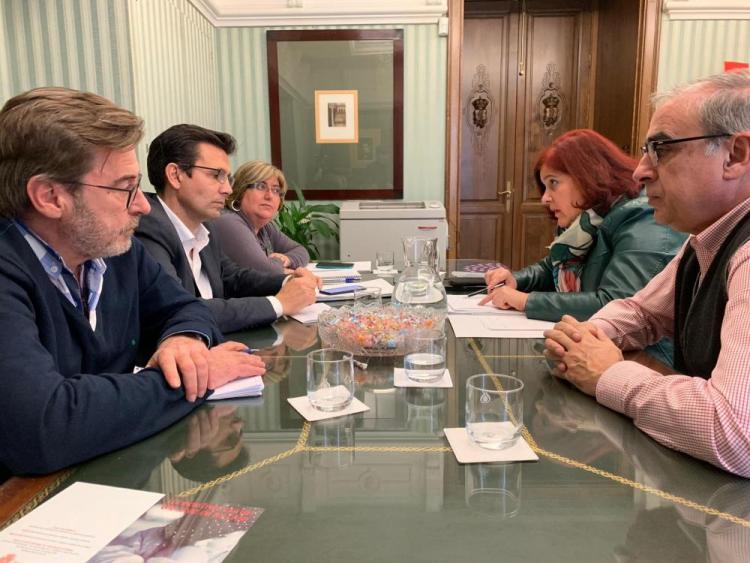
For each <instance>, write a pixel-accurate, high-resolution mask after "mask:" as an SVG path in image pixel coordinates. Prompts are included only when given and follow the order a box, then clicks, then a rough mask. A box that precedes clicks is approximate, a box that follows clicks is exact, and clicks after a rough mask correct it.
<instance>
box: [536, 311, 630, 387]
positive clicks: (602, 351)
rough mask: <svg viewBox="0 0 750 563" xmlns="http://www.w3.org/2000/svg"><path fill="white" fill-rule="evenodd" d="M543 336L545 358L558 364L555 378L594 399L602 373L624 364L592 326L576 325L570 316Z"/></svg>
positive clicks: (612, 344)
mask: <svg viewBox="0 0 750 563" xmlns="http://www.w3.org/2000/svg"><path fill="white" fill-rule="evenodd" d="M544 336H545V338H546V340H545V341H544V346H545V348H546V350H545V355H546V356H547V357H548V358H549V359H551V360H553V361H557V362H558V368H557V369H556V370H553V373H554V375H556V376H557V377H561V378H563V379H567V380H568V381H570V382H571V383H572V384H573V385H575V386H576V387H578V388H579V389H580V390H581V391H583V392H584V393H586V394H588V395H596V385H597V383H598V382H599V378H600V377H601V375H602V373H604V372H605V371H606V370H607V369H608V368H609V367H610V366H612V365H613V364H615V363H617V362H621V361H622V360H623V356H622V352H621V351H620V349H619V348H618V347H617V346H615V344H614V342H612V341H611V340H610V339H609V338H607V336H606V335H605V334H604V333H603V332H602V331H601V330H599V329H598V328H597V327H596V326H595V325H594V324H592V323H588V322H586V323H582V322H578V321H577V320H575V319H574V318H573V317H571V316H569V315H565V316H564V317H563V318H562V320H561V321H560V322H559V323H557V324H556V325H555V327H554V328H553V329H551V330H545V331H544ZM559 364H562V366H561V365H559Z"/></svg>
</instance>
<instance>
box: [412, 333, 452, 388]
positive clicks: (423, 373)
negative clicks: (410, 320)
mask: <svg viewBox="0 0 750 563" xmlns="http://www.w3.org/2000/svg"><path fill="white" fill-rule="evenodd" d="M405 350H406V354H405V355H404V370H405V371H406V376H407V377H408V378H409V379H412V380H414V381H420V382H432V381H437V380H438V379H440V378H441V377H443V373H445V333H444V332H443V331H442V330H438V329H434V328H428V329H418V330H414V331H412V332H410V333H407V335H406V339H405Z"/></svg>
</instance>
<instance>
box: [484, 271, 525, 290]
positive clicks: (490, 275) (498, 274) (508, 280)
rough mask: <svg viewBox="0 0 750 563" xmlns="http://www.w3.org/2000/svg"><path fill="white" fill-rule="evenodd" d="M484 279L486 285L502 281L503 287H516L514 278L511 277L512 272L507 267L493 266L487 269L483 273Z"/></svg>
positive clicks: (493, 284) (492, 285) (494, 284)
mask: <svg viewBox="0 0 750 563" xmlns="http://www.w3.org/2000/svg"><path fill="white" fill-rule="evenodd" d="M484 281H485V283H486V284H487V287H495V286H496V285H497V284H499V283H501V282H502V283H504V284H505V287H510V288H512V289H515V288H517V287H518V284H517V283H516V278H514V277H513V273H512V272H511V271H510V270H509V269H507V268H495V269H494V270H489V271H488V272H485V274H484Z"/></svg>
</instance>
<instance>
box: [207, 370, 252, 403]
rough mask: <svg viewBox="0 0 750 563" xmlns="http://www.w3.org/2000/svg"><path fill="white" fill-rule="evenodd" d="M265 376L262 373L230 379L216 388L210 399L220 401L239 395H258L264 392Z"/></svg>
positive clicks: (235, 397)
mask: <svg viewBox="0 0 750 563" xmlns="http://www.w3.org/2000/svg"><path fill="white" fill-rule="evenodd" d="M264 387H265V385H264V384H263V378H262V377H261V376H260V375H256V376H254V377H243V378H241V379H235V380H234V381H230V382H229V383H227V384H226V385H222V386H221V387H219V388H218V389H216V390H214V392H213V393H212V394H211V396H210V397H209V398H208V400H209V401H219V400H221V399H237V398H238V397H258V396H259V395H262V394H263V388H264Z"/></svg>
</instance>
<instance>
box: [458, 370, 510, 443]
mask: <svg viewBox="0 0 750 563" xmlns="http://www.w3.org/2000/svg"><path fill="white" fill-rule="evenodd" d="M522 427H523V381H521V380H520V379H518V378H517V377H512V376H510V375H499V374H497V375H496V374H488V373H480V374H478V375H472V376H471V377H470V378H469V379H467V380H466V432H467V433H468V434H469V438H471V439H472V440H473V441H474V442H475V443H476V444H477V445H479V446H481V447H483V448H488V449H491V450H502V449H505V448H509V447H510V446H512V445H513V444H515V443H516V440H518V437H519V436H520V435H521V428H522Z"/></svg>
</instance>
